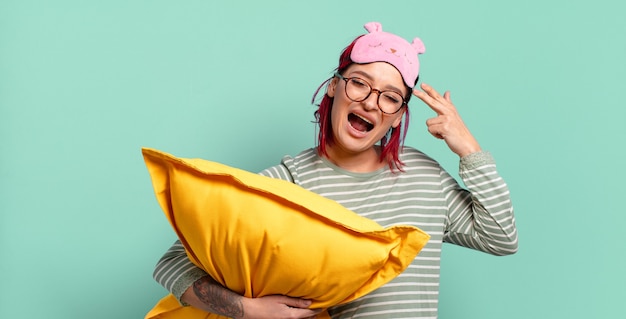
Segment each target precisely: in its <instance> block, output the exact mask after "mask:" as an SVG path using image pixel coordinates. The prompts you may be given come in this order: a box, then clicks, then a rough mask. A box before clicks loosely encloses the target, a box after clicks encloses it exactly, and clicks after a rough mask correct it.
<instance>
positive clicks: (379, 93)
mask: <svg viewBox="0 0 626 319" xmlns="http://www.w3.org/2000/svg"><path fill="white" fill-rule="evenodd" d="M335 76H336V77H337V78H339V79H340V80H343V81H344V82H346V84H345V85H344V86H343V91H344V92H345V94H346V96H347V97H348V98H349V99H350V100H351V101H353V102H363V101H365V100H367V98H369V97H370V95H372V92H376V94H378V97H377V98H376V106H377V107H378V109H379V110H380V111H381V112H383V113H385V114H389V115H391V114H396V113H398V112H400V110H402V108H403V107H405V106H406V100H405V99H404V96H402V93H399V92H396V91H392V90H384V91H381V90H379V89H375V88H374V87H372V85H371V84H370V83H369V82H367V81H366V80H364V79H362V78H360V77H358V76H353V77H349V78H347V77H344V76H343V75H341V74H339V72H335ZM352 79H359V80H360V81H362V82H363V83H366V84H367V85H368V86H369V87H370V92H369V93H367V95H366V96H365V97H364V98H363V99H360V100H355V99H353V98H351V97H350V95H348V81H350V80H352ZM385 92H393V93H397V94H398V95H399V96H400V98H401V99H402V104H400V107H399V108H398V109H397V110H396V111H395V112H392V113H389V112H385V111H384V110H383V109H382V108H381V107H380V96H381V95H382V94H383V93H385Z"/></svg>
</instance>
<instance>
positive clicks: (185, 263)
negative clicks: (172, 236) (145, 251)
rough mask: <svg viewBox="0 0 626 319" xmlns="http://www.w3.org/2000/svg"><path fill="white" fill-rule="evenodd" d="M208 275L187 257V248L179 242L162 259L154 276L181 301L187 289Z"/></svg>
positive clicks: (155, 269)
mask: <svg viewBox="0 0 626 319" xmlns="http://www.w3.org/2000/svg"><path fill="white" fill-rule="evenodd" d="M206 275H207V273H206V272H205V271H204V270H202V269H200V268H198V267H196V265H194V264H193V263H192V262H191V261H190V260H189V257H187V253H186V252H185V248H184V247H183V245H182V243H181V242H180V241H179V240H177V241H176V242H174V244H173V245H172V246H171V247H170V249H168V251H167V252H166V253H165V254H164V255H163V257H161V259H160V260H159V262H158V263H157V264H156V267H155V268H154V272H153V274H152V276H153V277H154V280H156V281H157V282H158V283H159V284H161V286H163V287H164V288H165V289H167V290H168V291H170V292H171V293H172V294H173V295H174V296H175V297H176V298H177V299H178V300H180V298H181V296H182V295H183V293H184V292H185V291H186V290H187V288H189V287H191V285H192V284H193V283H194V282H195V281H196V280H198V279H200V278H202V277H204V276H206Z"/></svg>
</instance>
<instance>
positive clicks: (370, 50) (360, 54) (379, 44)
mask: <svg viewBox="0 0 626 319" xmlns="http://www.w3.org/2000/svg"><path fill="white" fill-rule="evenodd" d="M365 29H366V30H367V31H368V32H369V33H368V34H365V35H363V36H361V37H360V38H358V39H357V40H356V43H355V44H354V47H353V48H352V53H351V54H350V58H351V59H352V61H354V62H355V63H372V62H387V63H389V64H391V65H393V66H394V67H395V68H396V69H398V71H400V75H402V79H403V80H404V83H406V85H407V86H408V87H410V88H413V87H414V86H415V81H416V80H417V76H418V74H419V69H420V63H419V60H418V58H417V55H418V54H422V53H424V52H426V48H425V47H424V43H422V40H420V39H419V38H414V39H413V42H412V43H409V42H408V41H406V40H405V39H403V38H401V37H399V36H397V35H395V34H393V33H389V32H383V27H382V25H381V24H380V23H378V22H369V23H367V24H365Z"/></svg>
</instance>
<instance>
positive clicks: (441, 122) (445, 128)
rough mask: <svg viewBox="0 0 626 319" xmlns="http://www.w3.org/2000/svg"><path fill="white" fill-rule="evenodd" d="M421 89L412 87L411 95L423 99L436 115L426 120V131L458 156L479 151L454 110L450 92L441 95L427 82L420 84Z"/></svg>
mask: <svg viewBox="0 0 626 319" xmlns="http://www.w3.org/2000/svg"><path fill="white" fill-rule="evenodd" d="M421 88H422V90H423V91H420V90H417V89H414V90H413V95H415V96H417V97H418V98H419V99H421V100H422V101H424V103H426V105H428V106H429V107H430V108H431V109H432V110H433V111H435V113H437V116H436V117H433V118H430V119H428V120H427V121H426V125H427V126H428V132H429V133H430V134H432V135H433V136H434V137H436V138H438V139H442V140H444V141H445V142H446V144H448V147H449V148H450V150H452V152H454V153H456V154H457V155H459V156H460V157H463V156H466V155H469V154H471V153H475V152H478V151H480V145H479V144H478V141H476V139H475V138H474V136H473V135H472V133H470V131H469V129H468V128H467V126H465V123H463V120H462V119H461V116H460V115H459V113H458V112H457V110H456V107H455V106H454V104H452V100H451V99H450V92H449V91H446V92H445V93H444V94H443V96H441V95H440V94H439V93H438V92H437V91H436V90H435V89H433V88H432V87H431V86H430V85H428V84H424V83H423V84H422V85H421Z"/></svg>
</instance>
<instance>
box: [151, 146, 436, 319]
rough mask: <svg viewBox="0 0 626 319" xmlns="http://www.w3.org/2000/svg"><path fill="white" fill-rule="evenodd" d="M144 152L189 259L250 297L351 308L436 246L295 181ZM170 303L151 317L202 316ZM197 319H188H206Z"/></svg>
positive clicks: (424, 237) (413, 232) (164, 303)
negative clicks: (348, 305) (285, 297)
mask: <svg viewBox="0 0 626 319" xmlns="http://www.w3.org/2000/svg"><path fill="white" fill-rule="evenodd" d="M142 153H143V156H144V160H145V163H146V166H147V168H148V171H149V173H150V176H151V178H152V183H153V186H154V191H155V193H156V197H157V200H158V202H159V204H160V206H161V208H162V209H163V211H164V212H165V215H166V216H167V218H168V220H169V222H170V224H171V226H172V228H173V229H174V231H175V232H176V234H177V235H178V238H179V239H180V241H181V242H182V244H183V245H184V247H185V249H186V251H187V255H188V256H189V258H190V260H191V261H192V262H193V263H194V264H196V265H197V266H198V267H200V268H202V269H204V270H205V271H206V272H207V273H208V274H210V275H211V276H212V277H213V278H214V279H215V280H216V281H217V282H219V283H220V284H222V285H224V286H225V287H228V288H229V289H231V290H233V291H235V292H237V293H239V294H241V295H243V296H245V297H261V296H265V295H272V294H281V295H288V296H292V297H301V298H307V299H311V300H312V301H313V303H312V305H311V307H312V308H327V307H330V306H334V305H338V304H343V303H346V302H349V301H352V300H354V299H356V298H359V297H361V296H363V295H365V294H367V293H369V292H371V291H373V290H374V289H376V288H378V287H380V286H382V285H384V284H385V283H387V282H389V281H390V280H391V279H393V278H395V277H396V276H397V275H398V274H400V273H401V272H402V271H404V270H405V269H406V267H408V265H409V264H410V263H411V261H412V260H413V259H414V258H415V256H416V255H417V254H418V253H419V251H420V250H421V249H422V248H423V247H424V245H425V244H426V242H427V241H428V239H429V235H427V234H426V233H425V232H423V231H421V230H420V229H418V228H416V227H413V226H392V227H388V228H383V227H382V226H380V225H379V224H377V223H376V222H374V221H373V220H370V219H367V218H365V217H361V216H359V215H357V214H356V213H354V212H352V211H350V210H348V209H346V208H344V207H343V206H341V205H340V204H338V203H337V202H335V201H333V200H330V199H327V198H325V197H322V196H320V195H318V194H315V193H313V192H311V191H308V190H305V189H304V188H302V187H300V186H298V185H295V184H293V183H290V182H287V181H283V180H279V179H273V178H269V177H265V176H261V175H258V174H254V173H250V172H247V171H244V170H240V169H236V168H232V167H229V166H225V165H222V164H219V163H215V162H210V161H206V160H202V159H182V158H176V157H174V156H172V155H170V154H167V153H163V152H160V151H158V150H154V149H148V148H143V149H142ZM171 298H172V297H171V296H169V297H166V298H164V299H163V300H162V301H161V303H162V304H160V305H157V307H155V309H153V311H152V312H150V314H149V317H147V318H182V317H183V316H178V315H175V314H176V313H177V311H185V312H193V310H191V309H187V310H182V309H185V308H181V307H180V306H179V305H178V303H175V304H174V303H171V301H172V300H171ZM172 307H175V308H176V309H174V308H172ZM181 314H182V313H181ZM197 314H198V315H197V316H189V314H187V316H184V317H185V318H205V316H206V313H202V312H198V313H197ZM159 315H161V316H159ZM165 315H171V316H165ZM217 317H218V316H215V317H214V318H217ZM207 318H209V317H207Z"/></svg>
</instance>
